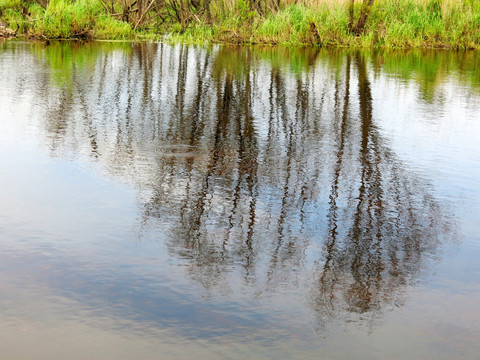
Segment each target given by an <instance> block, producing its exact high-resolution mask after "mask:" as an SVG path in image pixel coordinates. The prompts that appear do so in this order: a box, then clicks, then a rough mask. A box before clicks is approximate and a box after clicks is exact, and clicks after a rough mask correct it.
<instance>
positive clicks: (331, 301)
mask: <svg viewBox="0 0 480 360" xmlns="http://www.w3.org/2000/svg"><path fill="white" fill-rule="evenodd" d="M225 49H226V48H219V49H213V50H208V51H207V50H198V49H195V48H188V47H184V46H177V47H168V46H165V45H154V46H150V45H147V44H140V45H135V47H134V50H133V56H131V57H128V58H125V59H123V61H120V62H119V64H118V65H117V67H116V68H110V70H108V66H107V63H108V62H109V58H108V56H107V55H103V57H102V56H100V55H99V59H98V60H97V63H96V67H95V69H96V71H97V72H98V77H99V79H100V80H96V81H97V82H96V87H95V86H94V87H92V88H91V89H90V90H91V91H90V92H91V93H92V95H87V92H86V91H85V90H84V89H83V87H84V86H87V85H86V84H84V83H82V80H81V79H82V78H81V77H80V76H78V77H77V78H76V81H75V83H74V87H73V94H74V96H73V97H71V98H70V100H69V102H71V106H70V107H66V106H62V107H59V108H58V109H49V115H50V117H52V116H53V117H54V118H55V119H56V120H55V119H53V120H52V119H50V120H48V121H50V122H51V123H55V122H56V121H57V120H59V119H57V118H60V112H61V113H62V121H63V122H64V125H63V127H64V128H69V127H74V128H75V131H69V132H67V131H64V132H62V133H61V135H59V136H63V137H68V136H72V137H75V139H74V140H72V141H74V142H76V143H82V142H83V143H85V144H86V145H85V146H87V147H90V148H91V151H92V152H94V153H95V154H96V156H97V158H98V159H99V161H100V162H104V164H105V167H106V168H107V169H109V170H110V171H111V172H114V173H115V174H117V175H120V176H123V177H125V178H127V179H129V181H131V182H132V183H133V184H135V186H137V187H138V188H139V191H140V193H141V195H140V196H139V203H140V206H141V208H142V211H143V217H144V221H143V222H144V223H145V224H146V223H148V222H149V221H153V220H158V221H159V222H160V223H162V224H163V226H165V227H166V228H168V229H169V233H168V240H167V246H168V249H169V251H170V252H171V254H172V256H173V257H175V258H176V259H179V260H178V261H181V262H183V263H185V264H186V265H188V268H189V271H188V272H189V274H190V276H191V277H192V278H193V279H195V280H196V281H198V282H199V283H201V284H202V285H203V286H204V287H205V288H207V289H212V290H213V289H219V288H222V289H225V288H227V287H228V285H229V281H228V280H229V279H231V277H233V276H235V275H234V273H235V271H237V272H239V273H241V275H239V276H241V278H242V279H243V281H244V284H245V285H246V286H258V287H262V290H263V287H266V288H267V290H269V291H279V290H278V289H279V288H281V287H282V286H287V287H295V286H300V285H301V283H305V282H309V280H308V279H305V278H302V276H301V275H302V274H305V273H307V272H308V270H309V269H314V271H315V282H314V284H313V285H312V287H311V290H310V293H311V294H312V296H313V301H312V305H313V308H314V309H315V311H316V313H317V314H319V316H320V317H325V316H327V317H328V316H337V315H338V313H339V312H349V313H375V312H377V311H379V310H380V309H382V308H384V307H385V306H386V305H388V304H395V303H398V301H399V300H401V294H402V291H403V287H404V286H405V285H406V284H409V283H411V282H412V281H413V280H414V279H415V278H416V277H418V275H419V271H420V270H421V269H422V268H423V267H424V266H426V265H427V264H428V262H427V260H426V258H427V257H429V256H430V255H431V254H434V253H435V251H436V249H437V247H438V245H439V241H440V240H441V236H440V234H441V233H442V232H443V233H445V234H446V235H445V236H447V235H448V233H449V232H448V231H444V230H445V224H446V217H445V216H444V215H442V214H441V213H440V211H441V207H440V206H439V204H438V203H437V202H436V201H435V200H434V199H433V198H432V197H431V195H429V193H428V187H426V186H422V183H421V181H419V180H418V179H415V178H414V176H413V175H412V174H410V173H409V172H408V171H406V170H405V169H404V168H403V167H402V164H401V163H400V162H399V161H398V160H397V159H396V158H395V154H393V153H392V152H391V150H390V149H389V148H388V146H387V145H386V141H385V139H384V138H383V137H382V136H381V134H380V132H379V130H378V129H377V127H376V120H375V119H374V116H373V105H374V104H373V100H372V95H371V94H372V89H371V88H372V85H371V83H370V80H369V76H368V72H367V63H366V60H365V58H364V57H363V56H362V55H361V54H359V53H357V54H355V56H354V57H353V58H352V56H351V54H347V56H346V57H341V56H337V57H332V58H330V60H329V61H334V62H335V63H334V64H332V68H336V69H342V70H337V71H338V75H337V76H336V77H335V76H330V69H328V67H327V66H328V62H322V61H321V58H319V59H318V60H317V62H316V63H314V64H312V65H311V68H309V71H308V72H300V73H298V74H290V73H288V72H285V71H283V70H282V69H281V68H280V67H272V66H270V65H269V64H266V63H265V62H262V61H260V60H258V59H256V58H255V56H254V55H255V52H254V51H253V50H249V49H244V50H241V49H236V50H232V51H230V50H229V51H226V50H225ZM232 53H234V55H235V56H232ZM192 55H193V56H192ZM309 59H310V58H309ZM332 59H333V60H332ZM325 64H327V65H325ZM341 64H343V66H340V65H341ZM326 67H327V68H326ZM343 69H344V70H343ZM355 81H356V82H357V83H358V87H357V88H358V93H355V92H354V91H352V87H353V85H352V84H354V82H355ZM109 84H114V85H109ZM110 86H111V87H112V88H110ZM332 89H333V90H332ZM110 91H111V92H110ZM112 93H113V94H114V96H113V100H112V97H111V94H112ZM172 93H173V94H174V96H171V94H172ZM357 102H358V105H359V107H358V111H357V108H356V107H355V104H357ZM77 104H80V106H81V108H82V109H87V108H92V110H91V111H88V112H87V111H85V110H84V112H83V115H82V118H83V121H79V122H71V121H69V119H70V117H66V116H65V113H74V111H75V109H76V108H75V105H77ZM112 114H114V115H113V116H112ZM332 114H333V117H332ZM91 116H93V117H94V119H92V118H91ZM94 123H95V126H94ZM57 128H58V126H57ZM52 132H55V133H56V132H57V131H52ZM316 247H321V248H322V254H321V258H320V259H316V261H315V263H314V260H312V259H313V258H314V257H315V255H314V251H313V250H312V249H314V248H316Z"/></svg>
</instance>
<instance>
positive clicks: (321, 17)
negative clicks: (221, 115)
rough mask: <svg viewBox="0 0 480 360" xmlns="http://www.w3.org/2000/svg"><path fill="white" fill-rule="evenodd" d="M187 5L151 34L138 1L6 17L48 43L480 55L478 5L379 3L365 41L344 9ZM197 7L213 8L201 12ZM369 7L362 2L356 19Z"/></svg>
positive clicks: (156, 14) (159, 19)
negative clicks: (474, 51) (142, 42)
mask: <svg viewBox="0 0 480 360" xmlns="http://www.w3.org/2000/svg"><path fill="white" fill-rule="evenodd" d="M182 1H183V2H179V3H178V4H183V5H182V6H183V8H182V16H183V18H182V19H183V20H182V21H180V20H179V19H177V18H176V17H175V16H174V12H172V11H173V10H172V9H173V8H172V7H171V6H172V4H173V2H172V1H166V2H162V1H160V0H159V1H158V2H156V3H155V4H156V5H154V6H153V7H151V8H149V9H150V10H149V11H150V12H149V13H148V14H145V16H144V17H142V18H141V20H142V19H146V18H148V26H142V27H140V29H139V30H136V31H133V28H134V27H135V26H136V25H137V22H136V21H139V20H136V19H137V16H136V15H135V14H136V12H135V10H136V8H135V4H136V3H137V2H136V1H134V0H125V1H123V0H122V1H120V0H113V3H112V2H110V1H109V2H108V4H109V6H110V7H109V9H106V8H105V7H104V6H103V5H102V2H101V0H50V1H49V2H48V0H28V2H27V1H21V0H0V16H1V17H2V20H4V21H5V22H7V23H8V25H9V27H11V28H12V29H18V31H19V32H22V33H25V34H27V35H29V36H34V37H47V38H98V39H135V38H136V39H149V40H157V39H159V38H160V37H161V36H162V35H161V34H169V35H168V36H167V37H166V38H165V40H166V41H169V42H172V41H176V42H187V43H207V42H223V43H237V44H246V43H247V44H248V43H261V44H286V45H300V46H302V45H315V46H336V47H387V48H412V47H413V48H415V47H421V48H459V49H467V48H480V31H479V29H480V1H477V0H456V1H446V0H376V1H375V2H374V4H373V6H372V7H371V9H370V13H369V14H370V15H369V17H368V19H367V23H366V26H365V28H364V31H363V32H362V34H361V36H357V35H355V34H353V33H352V32H351V31H350V16H349V9H348V3H347V2H344V1H338V2H335V1H332V2H331V3H329V2H326V1H320V2H319V3H318V2H317V1H319V0H311V3H309V1H303V2H302V3H301V4H303V5H300V3H295V4H291V5H288V3H291V2H289V1H283V2H280V3H278V4H279V7H277V2H276V1H275V2H273V0H268V1H267V0H263V1H261V2H253V1H249V0H211V1H210V2H205V1H203V2H202V1H200V2H198V1H197V0H182ZM269 1H270V2H269ZM314 1H315V4H314ZM40 2H42V4H44V6H45V4H46V7H45V8H44V7H42V6H40V5H39V4H40ZM197 3H198V4H209V6H208V7H207V8H203V10H202V11H199V10H198V9H199V8H196V7H195V6H194V5H193V4H197ZM169 4H170V5H169ZM255 4H256V5H255ZM362 4H363V1H360V0H356V2H355V7H354V10H355V11H354V14H355V17H356V18H358V16H359V14H360V11H361V9H362V6H363V5H362ZM162 6H163V8H162ZM168 6H170V7H168ZM26 9H27V10H26ZM125 11H127V12H126V13H125ZM112 12H114V13H116V14H114V15H112V14H111V13H112ZM125 14H127V15H125ZM120 18H122V19H124V20H125V21H121V20H120ZM128 21H130V22H128Z"/></svg>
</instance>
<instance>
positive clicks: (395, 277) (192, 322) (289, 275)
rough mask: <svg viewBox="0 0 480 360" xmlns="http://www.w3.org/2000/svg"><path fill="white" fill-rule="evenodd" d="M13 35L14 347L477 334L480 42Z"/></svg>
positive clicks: (10, 198) (464, 337)
mask: <svg viewBox="0 0 480 360" xmlns="http://www.w3.org/2000/svg"><path fill="white" fill-rule="evenodd" d="M0 51H1V55H0V56H1V58H0V79H1V80H0V81H1V85H2V86H1V88H0V101H1V108H0V119H1V120H0V129H1V131H0V175H1V177H0V179H1V180H0V187H1V189H2V190H0V195H1V196H0V201H1V207H0V232H1V233H2V238H3V240H2V242H3V250H4V251H3V252H2V255H1V265H0V268H1V274H2V275H1V278H0V284H2V288H4V289H5V290H4V292H6V293H8V295H7V296H6V297H5V299H4V300H1V301H0V309H1V313H2V323H3V324H4V325H3V326H2V327H0V338H2V337H3V338H4V339H6V340H7V341H8V343H10V344H11V345H9V346H7V348H6V350H4V351H5V354H6V355H5V356H7V358H13V355H15V356H16V357H15V358H29V356H31V353H29V351H32V349H38V350H40V351H41V352H42V353H45V358H48V359H55V358H59V359H60V358H65V356H69V358H80V359H81V358H88V357H89V355H88V354H89V352H91V354H97V355H99V356H100V357H99V358H105V359H107V358H117V359H119V358H132V356H135V357H137V358H156V357H155V356H156V354H157V355H158V353H159V352H161V353H162V354H164V355H165V357H166V358H186V357H188V356H189V355H188V354H190V353H191V352H194V353H195V354H197V355H198V357H199V358H202V357H206V358H212V357H214V358H216V357H218V358H228V357H231V358H244V357H246V356H255V357H258V358H273V357H275V358H292V357H293V356H297V357H299V358H318V353H319V351H320V350H321V353H322V354H324V355H325V358H351V356H357V358H369V359H370V358H372V353H375V354H379V355H378V358H406V357H409V358H425V356H427V357H432V356H435V357H436V358H442V357H443V358H448V359H452V358H455V356H457V357H458V358H463V359H469V358H472V359H473V358H474V356H476V354H477V352H478V350H479V349H478V345H477V344H476V341H475V336H474V334H476V333H478V331H479V330H480V329H479V327H478V320H480V319H479V316H480V314H479V312H478V309H476V306H475V304H476V303H477V302H478V300H480V296H479V294H480V291H479V290H480V289H479V286H478V280H477V279H478V276H472V274H477V275H480V274H479V273H480V267H479V265H478V264H477V261H476V259H477V258H478V257H477V258H476V257H475V254H477V255H478V253H479V252H480V251H479V246H478V244H479V233H478V229H477V227H476V225H475V219H476V218H477V217H478V215H480V211H479V206H478V203H479V202H478V200H479V188H478V186H477V180H476V179H478V178H479V175H480V174H479V168H480V166H479V165H480V163H479V160H478V154H479V151H480V146H479V145H478V142H477V141H476V139H478V135H480V131H479V129H480V125H479V124H478V115H477V114H478V111H479V110H480V97H479V84H480V79H479V75H478V70H476V69H478V64H479V60H478V55H477V54H476V53H465V54H460V55H459V54H454V53H448V52H423V53H422V52H411V53H396V52H393V53H361V52H343V51H333V52H326V51H325V52H323V51H320V52H319V51H313V50H298V51H293V50H288V49H271V48H267V49H262V48H256V49H250V48H232V47H212V48H202V47H188V46H174V47H172V46H168V45H161V44H136V45H130V44H79V43H75V44H70V43H54V44H51V45H48V46H44V45H42V44H38V43H20V42H4V43H2V44H0ZM468 274H470V275H468ZM449 293H451V295H448V294H449ZM420 319H421V320H420ZM425 333H426V334H427V335H425ZM21 339H23V340H21ZM58 339H60V340H58ZM92 339H96V340H95V341H94V340H92ZM21 342H25V343H26V344H29V345H30V346H27V347H25V346H22V345H20V344H21ZM398 343H402V345H400V346H399V345H397V344H398ZM72 344H73V345H72ZM87 344H89V345H88V346H87ZM345 344H350V345H349V346H348V347H347V348H346V347H345ZM75 346H77V351H72V349H74V348H75ZM87 348H88V351H87ZM30 358H31V357H30ZM373 358H374V357H373Z"/></svg>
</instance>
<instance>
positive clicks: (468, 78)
mask: <svg viewBox="0 0 480 360" xmlns="http://www.w3.org/2000/svg"><path fill="white" fill-rule="evenodd" d="M353 51H354V50H348V49H343V50H342V49H338V50H327V49H315V48H295V47H279V48H272V47H269V46H254V47H221V48H220V51H219V52H218V53H217V58H216V60H215V66H216V67H217V69H216V71H217V72H220V71H226V72H230V73H233V74H234V75H237V76H239V75H241V74H242V73H245V72H246V68H247V66H248V62H251V61H255V60H260V61H265V62H268V63H269V64H270V65H271V66H272V67H273V68H276V69H287V70H288V71H289V72H293V73H295V74H302V73H304V72H308V71H310V69H312V65H315V64H316V63H318V62H322V63H324V65H325V66H326V67H327V68H328V69H330V70H331V71H332V72H333V73H335V74H337V75H339V76H341V75H340V74H341V70H342V69H343V67H344V65H345V56H344V55H345V54H346V53H348V52H353ZM232 54H234V55H232ZM362 54H363V55H364V56H365V57H366V58H367V59H370V62H371V64H372V66H373V69H378V70H381V71H383V72H385V73H386V74H388V75H389V76H394V77H396V78H399V79H402V80H405V81H414V82H416V83H417V84H418V85H419V86H420V89H421V91H422V94H423V96H424V98H425V99H431V98H432V97H433V95H434V94H435V91H436V89H437V88H438V87H439V86H440V85H442V84H444V83H445V82H446V81H447V77H449V76H452V77H453V79H456V81H458V82H460V84H461V85H463V86H468V87H470V88H471V89H473V90H474V91H480V54H478V53H477V52H476V51H469V52H463V53H457V52H451V51H438V50H409V51H403V50H383V51H378V50H377V51H362Z"/></svg>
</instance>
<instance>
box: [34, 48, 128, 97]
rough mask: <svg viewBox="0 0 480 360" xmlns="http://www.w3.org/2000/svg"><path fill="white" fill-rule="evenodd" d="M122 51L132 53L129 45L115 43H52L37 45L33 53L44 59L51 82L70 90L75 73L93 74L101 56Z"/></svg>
mask: <svg viewBox="0 0 480 360" xmlns="http://www.w3.org/2000/svg"><path fill="white" fill-rule="evenodd" d="M114 50H120V51H122V52H127V53H128V52H130V51H131V47H130V44H129V43H122V42H114V43H106V42H105V43H104V42H101V43H99V42H94V43H93V42H90V43H88V42H86V43H78V42H68V41H67V42H64V41H60V42H51V43H50V44H49V45H48V46H43V45H41V44H35V45H33V46H32V52H33V53H34V55H35V56H36V57H37V58H42V59H43V60H44V61H45V63H46V65H47V67H48V69H49V70H50V74H51V81H52V82H53V83H55V84H56V85H57V86H60V87H63V88H70V87H71V85H72V81H73V78H72V75H73V72H74V71H78V72H83V73H86V74H88V73H91V72H92V71H93V70H94V69H95V65H96V62H97V59H98V56H99V55H105V53H108V52H110V51H114Z"/></svg>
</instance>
